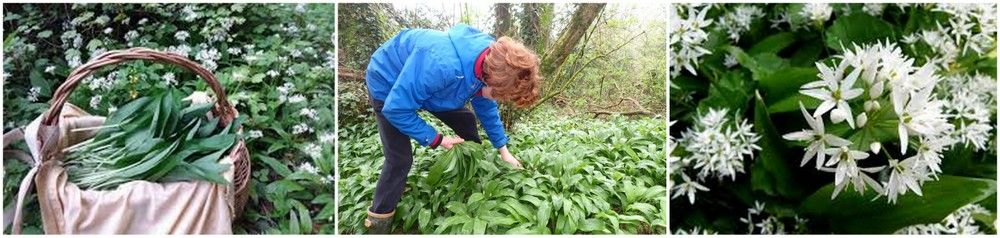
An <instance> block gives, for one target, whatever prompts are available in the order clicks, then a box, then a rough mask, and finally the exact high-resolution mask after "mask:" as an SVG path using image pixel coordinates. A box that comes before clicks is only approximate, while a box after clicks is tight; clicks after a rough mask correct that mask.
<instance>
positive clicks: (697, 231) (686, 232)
mask: <svg viewBox="0 0 1000 238" xmlns="http://www.w3.org/2000/svg"><path fill="white" fill-rule="evenodd" d="M671 234H674V235H717V234H719V233H718V232H715V231H711V230H709V229H702V228H701V227H697V226H696V227H692V228H691V230H684V229H675V230H673V231H672V232H671Z"/></svg>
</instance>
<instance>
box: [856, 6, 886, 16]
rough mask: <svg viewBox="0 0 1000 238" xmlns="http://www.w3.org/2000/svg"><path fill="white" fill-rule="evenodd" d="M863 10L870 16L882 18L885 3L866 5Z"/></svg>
mask: <svg viewBox="0 0 1000 238" xmlns="http://www.w3.org/2000/svg"><path fill="white" fill-rule="evenodd" d="M861 10H862V11H864V12H865V13H868V15H872V16H881V15H882V12H884V11H885V3H865V5H864V6H862V7H861Z"/></svg>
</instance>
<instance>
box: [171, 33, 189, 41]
mask: <svg viewBox="0 0 1000 238" xmlns="http://www.w3.org/2000/svg"><path fill="white" fill-rule="evenodd" d="M188 37H191V33H188V32H187V31H178V32H177V33H174V38H176V39H177V40H178V41H185V40H187V38H188Z"/></svg>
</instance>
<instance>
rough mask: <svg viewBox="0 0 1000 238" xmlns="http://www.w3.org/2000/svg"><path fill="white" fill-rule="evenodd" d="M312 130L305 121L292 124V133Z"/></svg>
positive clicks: (296, 133)
mask: <svg viewBox="0 0 1000 238" xmlns="http://www.w3.org/2000/svg"><path fill="white" fill-rule="evenodd" d="M310 132H313V128H312V127H309V125H308V124H306V123H305V122H303V123H299V124H298V125H295V126H292V134H295V135H298V134H303V133H310Z"/></svg>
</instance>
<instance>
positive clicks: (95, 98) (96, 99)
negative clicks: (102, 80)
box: [90, 95, 103, 108]
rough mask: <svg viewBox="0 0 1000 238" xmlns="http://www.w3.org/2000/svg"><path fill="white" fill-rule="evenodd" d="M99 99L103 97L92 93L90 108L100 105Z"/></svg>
mask: <svg viewBox="0 0 1000 238" xmlns="http://www.w3.org/2000/svg"><path fill="white" fill-rule="evenodd" d="M101 99H103V96H101V95H94V96H93V97H90V108H97V107H98V106H100V105H101Z"/></svg>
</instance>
